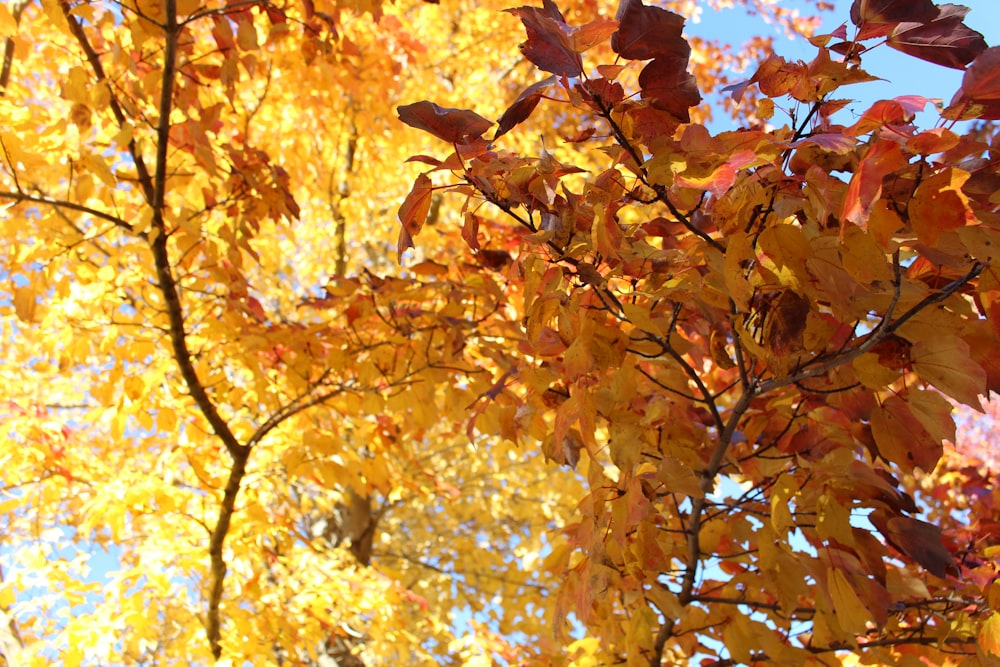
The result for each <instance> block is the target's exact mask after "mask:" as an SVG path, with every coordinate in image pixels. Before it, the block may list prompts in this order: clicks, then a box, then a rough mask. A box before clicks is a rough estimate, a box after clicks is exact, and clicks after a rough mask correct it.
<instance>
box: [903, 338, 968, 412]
mask: <svg viewBox="0 0 1000 667" xmlns="http://www.w3.org/2000/svg"><path fill="white" fill-rule="evenodd" d="M910 358H911V359H912V360H913V369H914V370H915V371H917V373H918V374H919V375H920V379H921V380H923V381H924V382H929V383H930V384H932V385H934V386H935V387H937V388H938V389H940V390H941V391H943V392H944V393H946V394H948V395H949V396H951V397H952V398H954V399H955V400H957V401H960V402H962V403H965V404H966V405H968V406H969V407H971V408H974V409H976V410H980V411H981V410H982V406H981V405H980V403H979V395H980V394H985V393H986V371H984V370H983V367H982V366H980V365H979V364H977V363H976V362H975V361H973V360H972V358H971V357H970V356H969V345H968V344H967V343H966V342H965V341H964V340H962V339H961V338H958V337H956V336H936V337H934V338H929V339H927V340H921V341H918V342H916V343H914V344H913V349H912V350H911V352H910Z"/></svg>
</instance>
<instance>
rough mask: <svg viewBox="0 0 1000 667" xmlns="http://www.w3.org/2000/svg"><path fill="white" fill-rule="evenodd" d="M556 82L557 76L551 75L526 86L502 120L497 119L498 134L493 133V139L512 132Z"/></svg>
mask: <svg viewBox="0 0 1000 667" xmlns="http://www.w3.org/2000/svg"><path fill="white" fill-rule="evenodd" d="M555 82H556V78H555V77H554V76H550V77H549V78H547V79H544V80H542V81H539V82H538V83H535V84H532V85H530V86H528V87H527V88H525V89H524V90H523V91H522V92H521V94H520V95H518V97H517V99H516V100H514V103H513V104H511V105H510V106H509V107H508V108H507V110H506V111H504V112H503V115H502V116H500V120H498V121H497V124H498V125H499V127H497V131H496V134H494V135H493V141H496V140H497V139H498V138H499V137H501V136H503V135H505V134H507V133H508V132H510V131H511V129H512V128H513V127H514V126H515V125H518V124H519V123H522V122H524V121H525V120H526V119H527V118H528V116H530V115H531V112H532V111H534V110H535V107H536V106H538V102H539V100H541V99H542V96H543V95H544V93H545V91H546V90H548V89H549V88H551V87H552V84H554V83H555Z"/></svg>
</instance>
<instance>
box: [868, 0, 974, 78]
mask: <svg viewBox="0 0 1000 667" xmlns="http://www.w3.org/2000/svg"><path fill="white" fill-rule="evenodd" d="M968 11H969V9H968V7H963V6H961V5H941V6H940V7H938V14H937V16H935V17H934V18H933V19H931V20H929V21H923V22H904V23H900V24H899V25H897V26H896V27H894V28H893V29H892V31H891V32H890V33H889V37H888V38H887V40H886V43H887V44H888V45H889V46H891V47H892V48H894V49H896V50H897V51H902V52H903V53H907V54H909V55H911V56H915V57H917V58H920V59H921V60H926V61H928V62H932V63H935V64H937V65H943V66H945V67H951V68H953V69H965V66H966V65H968V64H969V63H970V62H972V61H973V60H975V59H976V57H977V56H978V55H979V54H981V53H983V52H984V51H986V49H987V48H988V45H987V44H986V40H985V39H983V36H982V35H981V34H979V33H978V32H976V31H975V30H973V29H971V28H969V27H968V26H967V25H965V23H963V22H962V19H964V18H965V15H966V14H967V13H968Z"/></svg>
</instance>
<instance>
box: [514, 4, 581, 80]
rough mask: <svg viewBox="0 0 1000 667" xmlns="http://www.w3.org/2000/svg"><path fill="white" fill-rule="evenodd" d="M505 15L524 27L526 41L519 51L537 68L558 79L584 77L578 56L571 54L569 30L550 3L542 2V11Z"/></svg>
mask: <svg viewBox="0 0 1000 667" xmlns="http://www.w3.org/2000/svg"><path fill="white" fill-rule="evenodd" d="M505 11H507V12H509V13H511V14H513V15H514V16H516V17H518V18H519V19H521V23H523V24H524V29H525V32H526V33H527V36H528V38H527V39H526V40H525V41H524V42H522V43H521V45H520V46H519V47H518V48H520V50H521V53H522V54H524V57H525V58H527V59H528V60H530V61H531V62H532V63H534V64H535V66H536V67H538V68H539V69H541V70H543V71H545V72H550V73H552V74H556V75H558V76H568V77H576V76H580V74H582V73H583V61H582V60H581V58H580V53H579V52H577V51H576V50H574V45H573V39H572V29H571V28H570V27H569V26H568V25H567V24H566V19H565V18H563V15H562V12H560V11H559V8H558V7H556V4H555V3H554V2H552V0H543V3H542V7H528V6H524V7H515V8H513V9H507V10H505Z"/></svg>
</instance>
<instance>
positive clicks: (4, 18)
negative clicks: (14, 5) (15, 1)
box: [0, 3, 17, 37]
mask: <svg viewBox="0 0 1000 667" xmlns="http://www.w3.org/2000/svg"><path fill="white" fill-rule="evenodd" d="M16 34H17V21H15V20H14V15H13V14H11V13H10V9H8V8H7V4H6V3H2V4H0V37H13V36H14V35H16Z"/></svg>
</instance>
